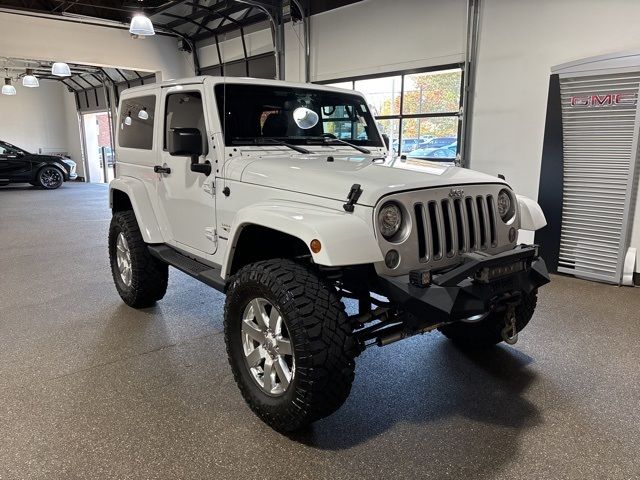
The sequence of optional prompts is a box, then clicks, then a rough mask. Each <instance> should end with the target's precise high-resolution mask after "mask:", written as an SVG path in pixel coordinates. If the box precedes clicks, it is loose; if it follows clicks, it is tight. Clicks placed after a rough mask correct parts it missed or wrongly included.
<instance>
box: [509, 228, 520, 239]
mask: <svg viewBox="0 0 640 480" xmlns="http://www.w3.org/2000/svg"><path fill="white" fill-rule="evenodd" d="M517 236H518V232H516V229H515V228H513V227H511V228H510V229H509V242H510V243H513V242H515V241H516V237H517Z"/></svg>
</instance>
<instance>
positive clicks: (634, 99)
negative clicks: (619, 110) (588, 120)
mask: <svg viewBox="0 0 640 480" xmlns="http://www.w3.org/2000/svg"><path fill="white" fill-rule="evenodd" d="M636 103H638V94H637V93H606V94H603V95H578V96H575V97H571V106H572V107H615V106H618V105H620V106H627V107H633V106H635V105H636Z"/></svg>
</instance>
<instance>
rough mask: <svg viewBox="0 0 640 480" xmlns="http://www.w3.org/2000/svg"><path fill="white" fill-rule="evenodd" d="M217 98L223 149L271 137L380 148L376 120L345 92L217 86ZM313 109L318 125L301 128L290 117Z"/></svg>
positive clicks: (297, 142) (362, 104) (256, 86)
mask: <svg viewBox="0 0 640 480" xmlns="http://www.w3.org/2000/svg"><path fill="white" fill-rule="evenodd" d="M215 91H216V99H217V102H218V109H219V113H220V119H221V121H222V123H223V128H224V133H225V142H226V144H227V145H250V144H251V143H252V142H255V141H256V139H261V138H275V139H283V140H286V141H287V142H290V143H294V144H298V145H304V144H313V143H314V142H315V143H318V142H320V141H321V140H322V139H323V135H330V136H333V137H335V138H340V139H344V140H348V141H349V142H353V143H355V144H358V145H372V146H378V145H381V143H382V141H381V140H380V138H379V135H378V131H377V129H376V128H375V121H374V119H373V117H372V116H371V112H370V111H369V108H368V106H367V104H366V102H365V101H364V100H363V99H362V97H360V96H357V95H351V94H348V93H341V92H331V91H322V90H315V89H306V88H291V87H280V86H277V87H272V86H258V85H237V84H236V85H233V84H226V85H217V86H216V90H215ZM300 108H305V109H309V110H312V111H313V112H314V113H315V114H316V115H317V118H318V122H317V123H315V124H314V125H312V126H309V127H305V128H302V127H301V126H300V125H299V124H297V123H296V121H295V120H294V117H293V112H294V111H296V110H297V109H300Z"/></svg>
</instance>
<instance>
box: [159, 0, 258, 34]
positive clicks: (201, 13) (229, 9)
mask: <svg viewBox="0 0 640 480" xmlns="http://www.w3.org/2000/svg"><path fill="white" fill-rule="evenodd" d="M210 8H213V9H215V10H224V12H225V13H226V14H227V15H231V14H233V13H238V12H241V11H242V10H244V9H246V8H247V6H246V5H243V4H242V3H234V4H233V5H232V6H229V2H228V1H225V2H224V8H223V7H219V6H214V7H210ZM208 13H209V11H207V10H203V9H200V10H198V11H197V12H196V13H193V14H191V15H186V16H184V17H181V18H182V20H174V21H173V22H170V23H168V24H167V25H166V26H167V27H169V28H176V27H179V26H180V25H184V24H185V23H188V21H189V20H199V19H201V18H203V17H205V16H207V15H208Z"/></svg>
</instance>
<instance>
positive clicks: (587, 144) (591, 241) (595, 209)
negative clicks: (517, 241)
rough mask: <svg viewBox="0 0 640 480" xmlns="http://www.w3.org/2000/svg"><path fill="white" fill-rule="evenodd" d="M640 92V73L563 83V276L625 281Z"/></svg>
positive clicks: (578, 78)
mask: <svg viewBox="0 0 640 480" xmlns="http://www.w3.org/2000/svg"><path fill="white" fill-rule="evenodd" d="M639 87H640V73H618V74H609V75H597V76H570V77H565V78H562V77H561V78H560V91H561V101H562V128H563V151H564V167H563V170H564V171H563V174H564V185H563V206H562V228H561V236H560V256H559V266H558V271H560V272H563V273H569V274H573V275H576V276H579V277H583V278H589V279H593V280H600V281H605V282H612V283H619V282H620V279H621V275H622V264H623V262H624V256H625V253H626V246H627V241H628V240H627V237H628V235H627V233H628V224H629V210H630V201H631V195H632V186H633V175H634V172H635V163H636V161H637V158H636V157H637V152H636V150H637V136H638V130H637V125H636V123H637V122H636V120H637V118H636V114H637V105H636V104H637V97H638V88H639Z"/></svg>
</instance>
